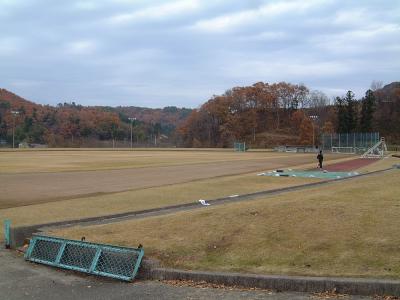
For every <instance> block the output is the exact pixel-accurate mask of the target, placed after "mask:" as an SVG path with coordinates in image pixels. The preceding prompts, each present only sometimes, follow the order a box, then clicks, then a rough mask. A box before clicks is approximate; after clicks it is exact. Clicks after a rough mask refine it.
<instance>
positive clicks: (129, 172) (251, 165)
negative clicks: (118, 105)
mask: <svg viewBox="0 0 400 300" xmlns="http://www.w3.org/2000/svg"><path fill="white" fill-rule="evenodd" d="M335 158H336V157H335ZM338 158H339V157H338ZM313 161H315V158H314V155H290V156H287V157H280V158H279V159H277V158H274V157H267V158H265V159H263V160H260V159H255V160H246V161H228V162H217V163H207V164H192V165H181V166H167V167H147V168H136V169H121V170H101V171H83V172H82V171H81V172H59V173H37V174H1V175H0V190H1V193H0V209H1V208H7V207H14V206H21V205H28V204H33V203H44V202H49V201H55V200H61V199H67V198H74V197H82V196H88V195H95V194H98V193H111V192H121V191H126V190H132V189H138V188H147V187H155V186H162V185H167V184H176V183H182V182H188V181H193V180H196V179H204V178H210V177H216V176H225V175H232V174H241V173H248V172H253V171H254V172H256V171H261V170H267V169H275V168H284V167H289V166H295V165H301V164H307V163H310V162H313Z"/></svg>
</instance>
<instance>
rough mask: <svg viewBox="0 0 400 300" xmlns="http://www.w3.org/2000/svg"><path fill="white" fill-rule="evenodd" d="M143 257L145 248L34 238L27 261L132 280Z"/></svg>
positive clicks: (43, 237) (38, 236)
mask: <svg viewBox="0 0 400 300" xmlns="http://www.w3.org/2000/svg"><path fill="white" fill-rule="evenodd" d="M143 255H144V251H143V249H138V248H127V247H117V246H111V245H104V244H95V243H89V242H83V241H74V240H66V239H61V238H54V237H49V236H41V235H34V236H33V237H32V239H31V241H30V243H29V248H28V250H27V252H26V254H25V258H26V259H27V260H29V261H32V262H37V263H42V264H46V265H50V266H54V267H59V268H64V269H69V270H75V271H80V272H85V273H90V274H95V275H100V276H106V277H112V278H116V279H121V280H126V281H131V280H133V279H134V278H135V276H136V274H137V272H138V270H139V266H140V263H141V261H142V258H143Z"/></svg>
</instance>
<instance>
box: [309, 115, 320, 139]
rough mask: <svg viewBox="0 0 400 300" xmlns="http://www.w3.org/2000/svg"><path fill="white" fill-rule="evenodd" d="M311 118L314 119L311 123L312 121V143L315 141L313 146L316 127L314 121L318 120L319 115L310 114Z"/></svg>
mask: <svg viewBox="0 0 400 300" xmlns="http://www.w3.org/2000/svg"><path fill="white" fill-rule="evenodd" d="M310 119H311V120H312V121H311V123H312V143H313V147H315V127H314V121H315V120H318V116H316V115H313V116H310Z"/></svg>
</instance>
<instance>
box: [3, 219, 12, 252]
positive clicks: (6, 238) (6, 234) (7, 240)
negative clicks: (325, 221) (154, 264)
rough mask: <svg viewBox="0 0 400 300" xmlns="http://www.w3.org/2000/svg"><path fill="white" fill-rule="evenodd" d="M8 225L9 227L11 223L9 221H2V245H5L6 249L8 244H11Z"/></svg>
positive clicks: (8, 246)
mask: <svg viewBox="0 0 400 300" xmlns="http://www.w3.org/2000/svg"><path fill="white" fill-rule="evenodd" d="M10 225H11V221H10V220H5V221H4V244H5V246H6V248H10V243H11V239H10Z"/></svg>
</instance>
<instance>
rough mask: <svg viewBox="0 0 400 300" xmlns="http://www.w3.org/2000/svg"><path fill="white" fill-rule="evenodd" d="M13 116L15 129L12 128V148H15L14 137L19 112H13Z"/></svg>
mask: <svg viewBox="0 0 400 300" xmlns="http://www.w3.org/2000/svg"><path fill="white" fill-rule="evenodd" d="M11 114H12V115H13V128H12V148H13V149H14V148H15V142H14V136H15V117H16V116H17V115H18V114H19V111H17V110H12V111H11Z"/></svg>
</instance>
